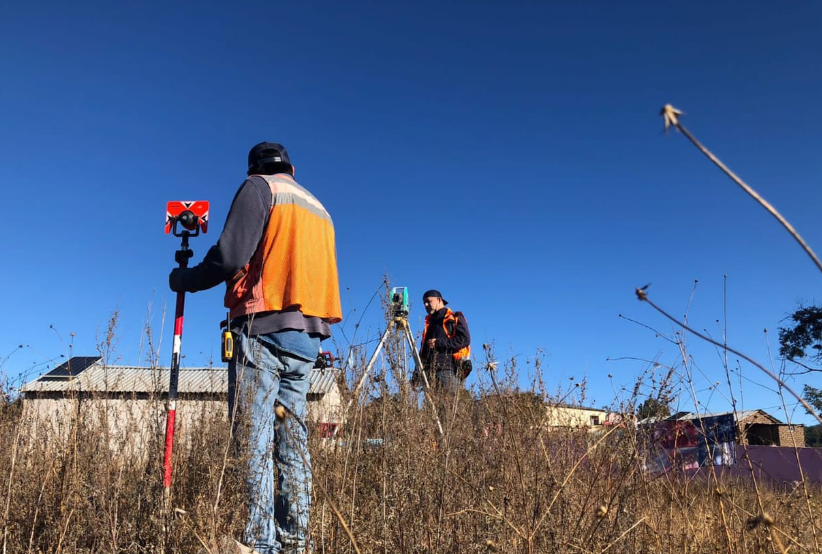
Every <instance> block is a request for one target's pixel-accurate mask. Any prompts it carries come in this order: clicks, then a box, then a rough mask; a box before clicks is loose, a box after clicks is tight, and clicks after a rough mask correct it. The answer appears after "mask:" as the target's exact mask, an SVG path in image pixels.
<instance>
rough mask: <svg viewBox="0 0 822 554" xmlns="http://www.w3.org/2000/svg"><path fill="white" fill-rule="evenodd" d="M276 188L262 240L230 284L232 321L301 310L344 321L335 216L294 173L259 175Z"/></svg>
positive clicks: (228, 301)
mask: <svg viewBox="0 0 822 554" xmlns="http://www.w3.org/2000/svg"><path fill="white" fill-rule="evenodd" d="M260 177H262V178H263V179H265V180H266V182H267V183H268V186H269V187H270V188H271V208H270V210H269V215H268V223H267V225H266V228H265V231H264V234H263V238H262V240H261V241H260V244H259V246H258V247H257V251H256V252H255V253H254V255H253V256H252V257H251V261H249V262H248V264H246V266H245V267H244V268H242V269H241V270H240V271H239V272H238V273H237V275H235V276H234V277H233V278H232V279H230V280H229V281H228V282H227V283H226V285H227V290H226V295H225V306H226V307H227V308H229V310H231V317H232V318H235V317H238V316H242V315H247V314H254V313H259V312H267V311H281V310H285V309H288V308H295V307H296V308H297V309H299V310H300V312H302V314H303V315H306V316H312V317H320V318H323V319H325V320H326V321H327V322H329V323H337V322H339V321H340V320H341V319H342V309H341V306H340V290H339V283H338V277H337V252H336V244H335V239H334V225H333V223H332V222H331V216H330V215H328V212H327V211H326V210H325V208H324V207H323V205H322V204H321V203H320V201H319V200H317V199H316V198H315V197H314V195H313V194H311V193H310V192H308V191H307V190H306V189H304V188H303V187H301V186H300V185H298V184H297V182H296V181H294V179H293V178H292V177H291V176H290V175H282V174H278V175H260Z"/></svg>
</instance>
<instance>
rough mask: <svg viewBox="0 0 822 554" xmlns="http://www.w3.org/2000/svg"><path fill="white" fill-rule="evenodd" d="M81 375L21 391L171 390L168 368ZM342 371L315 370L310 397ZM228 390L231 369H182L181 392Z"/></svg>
mask: <svg viewBox="0 0 822 554" xmlns="http://www.w3.org/2000/svg"><path fill="white" fill-rule="evenodd" d="M84 369H85V370H84V371H82V372H81V373H79V375H73V376H67V377H66V378H64V379H60V380H53V379H49V378H48V376H49V373H47V374H45V375H42V376H40V377H38V378H37V379H35V380H34V381H31V382H30V383H27V384H26V385H25V386H23V388H22V389H21V391H22V392H23V393H34V392H69V391H72V392H74V391H84V392H117V393H162V392H165V391H167V390H168V378H169V370H168V368H157V369H154V368H149V367H135V366H112V365H110V366H106V365H104V364H102V363H100V362H97V363H94V364H91V365H90V366H87V367H86V368H84ZM338 372H339V370H337V369H334V368H328V369H314V370H313V371H312V372H311V386H310V388H309V391H308V393H309V394H326V393H328V392H330V391H331V390H333V388H334V387H335V386H336V383H337V374H338ZM227 390H228V368H225V367H214V368H208V367H186V368H180V376H179V381H178V384H177V392H179V393H181V394H186V393H189V394H190V393H210V394H225V393H226V391H227Z"/></svg>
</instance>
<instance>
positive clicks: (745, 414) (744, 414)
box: [679, 410, 779, 422]
mask: <svg viewBox="0 0 822 554" xmlns="http://www.w3.org/2000/svg"><path fill="white" fill-rule="evenodd" d="M759 413H762V414H765V415H766V416H768V417H770V418H771V419H773V420H775V421H777V422H779V419H778V418H776V417H774V416H772V415H771V414H769V413H768V412H766V411H764V410H739V411H737V412H736V416H735V417H736V421H742V420H743V419H747V418H749V417H751V416H752V415H756V414H759ZM726 415H734V412H733V411H730V412H715V413H705V414H699V415H697V414H695V413H693V412H690V413H688V414H685V415H682V416H680V417H679V419H686V420H688V419H699V418H707V417H720V416H726Z"/></svg>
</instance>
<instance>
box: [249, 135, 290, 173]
mask: <svg viewBox="0 0 822 554" xmlns="http://www.w3.org/2000/svg"><path fill="white" fill-rule="evenodd" d="M275 163H280V164H288V165H291V158H289V157H288V152H287V151H286V149H285V146H283V145H282V144H278V143H276V142H261V143H260V144H257V145H256V146H254V148H252V149H251V150H250V151H249V152H248V174H249V175H251V174H252V173H254V170H256V169H259V168H260V166H263V165H266V164H275Z"/></svg>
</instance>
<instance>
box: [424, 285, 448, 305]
mask: <svg viewBox="0 0 822 554" xmlns="http://www.w3.org/2000/svg"><path fill="white" fill-rule="evenodd" d="M430 297H434V298H439V299H440V300H442V303H443V304H445V305H446V306H447V305H448V302H446V301H445V298H443V297H442V294H441V293H440V291H438V290H434V289H431V290H427V291H425V292H424V293H422V300H423V302H424V301H425V299H426V298H430Z"/></svg>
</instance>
